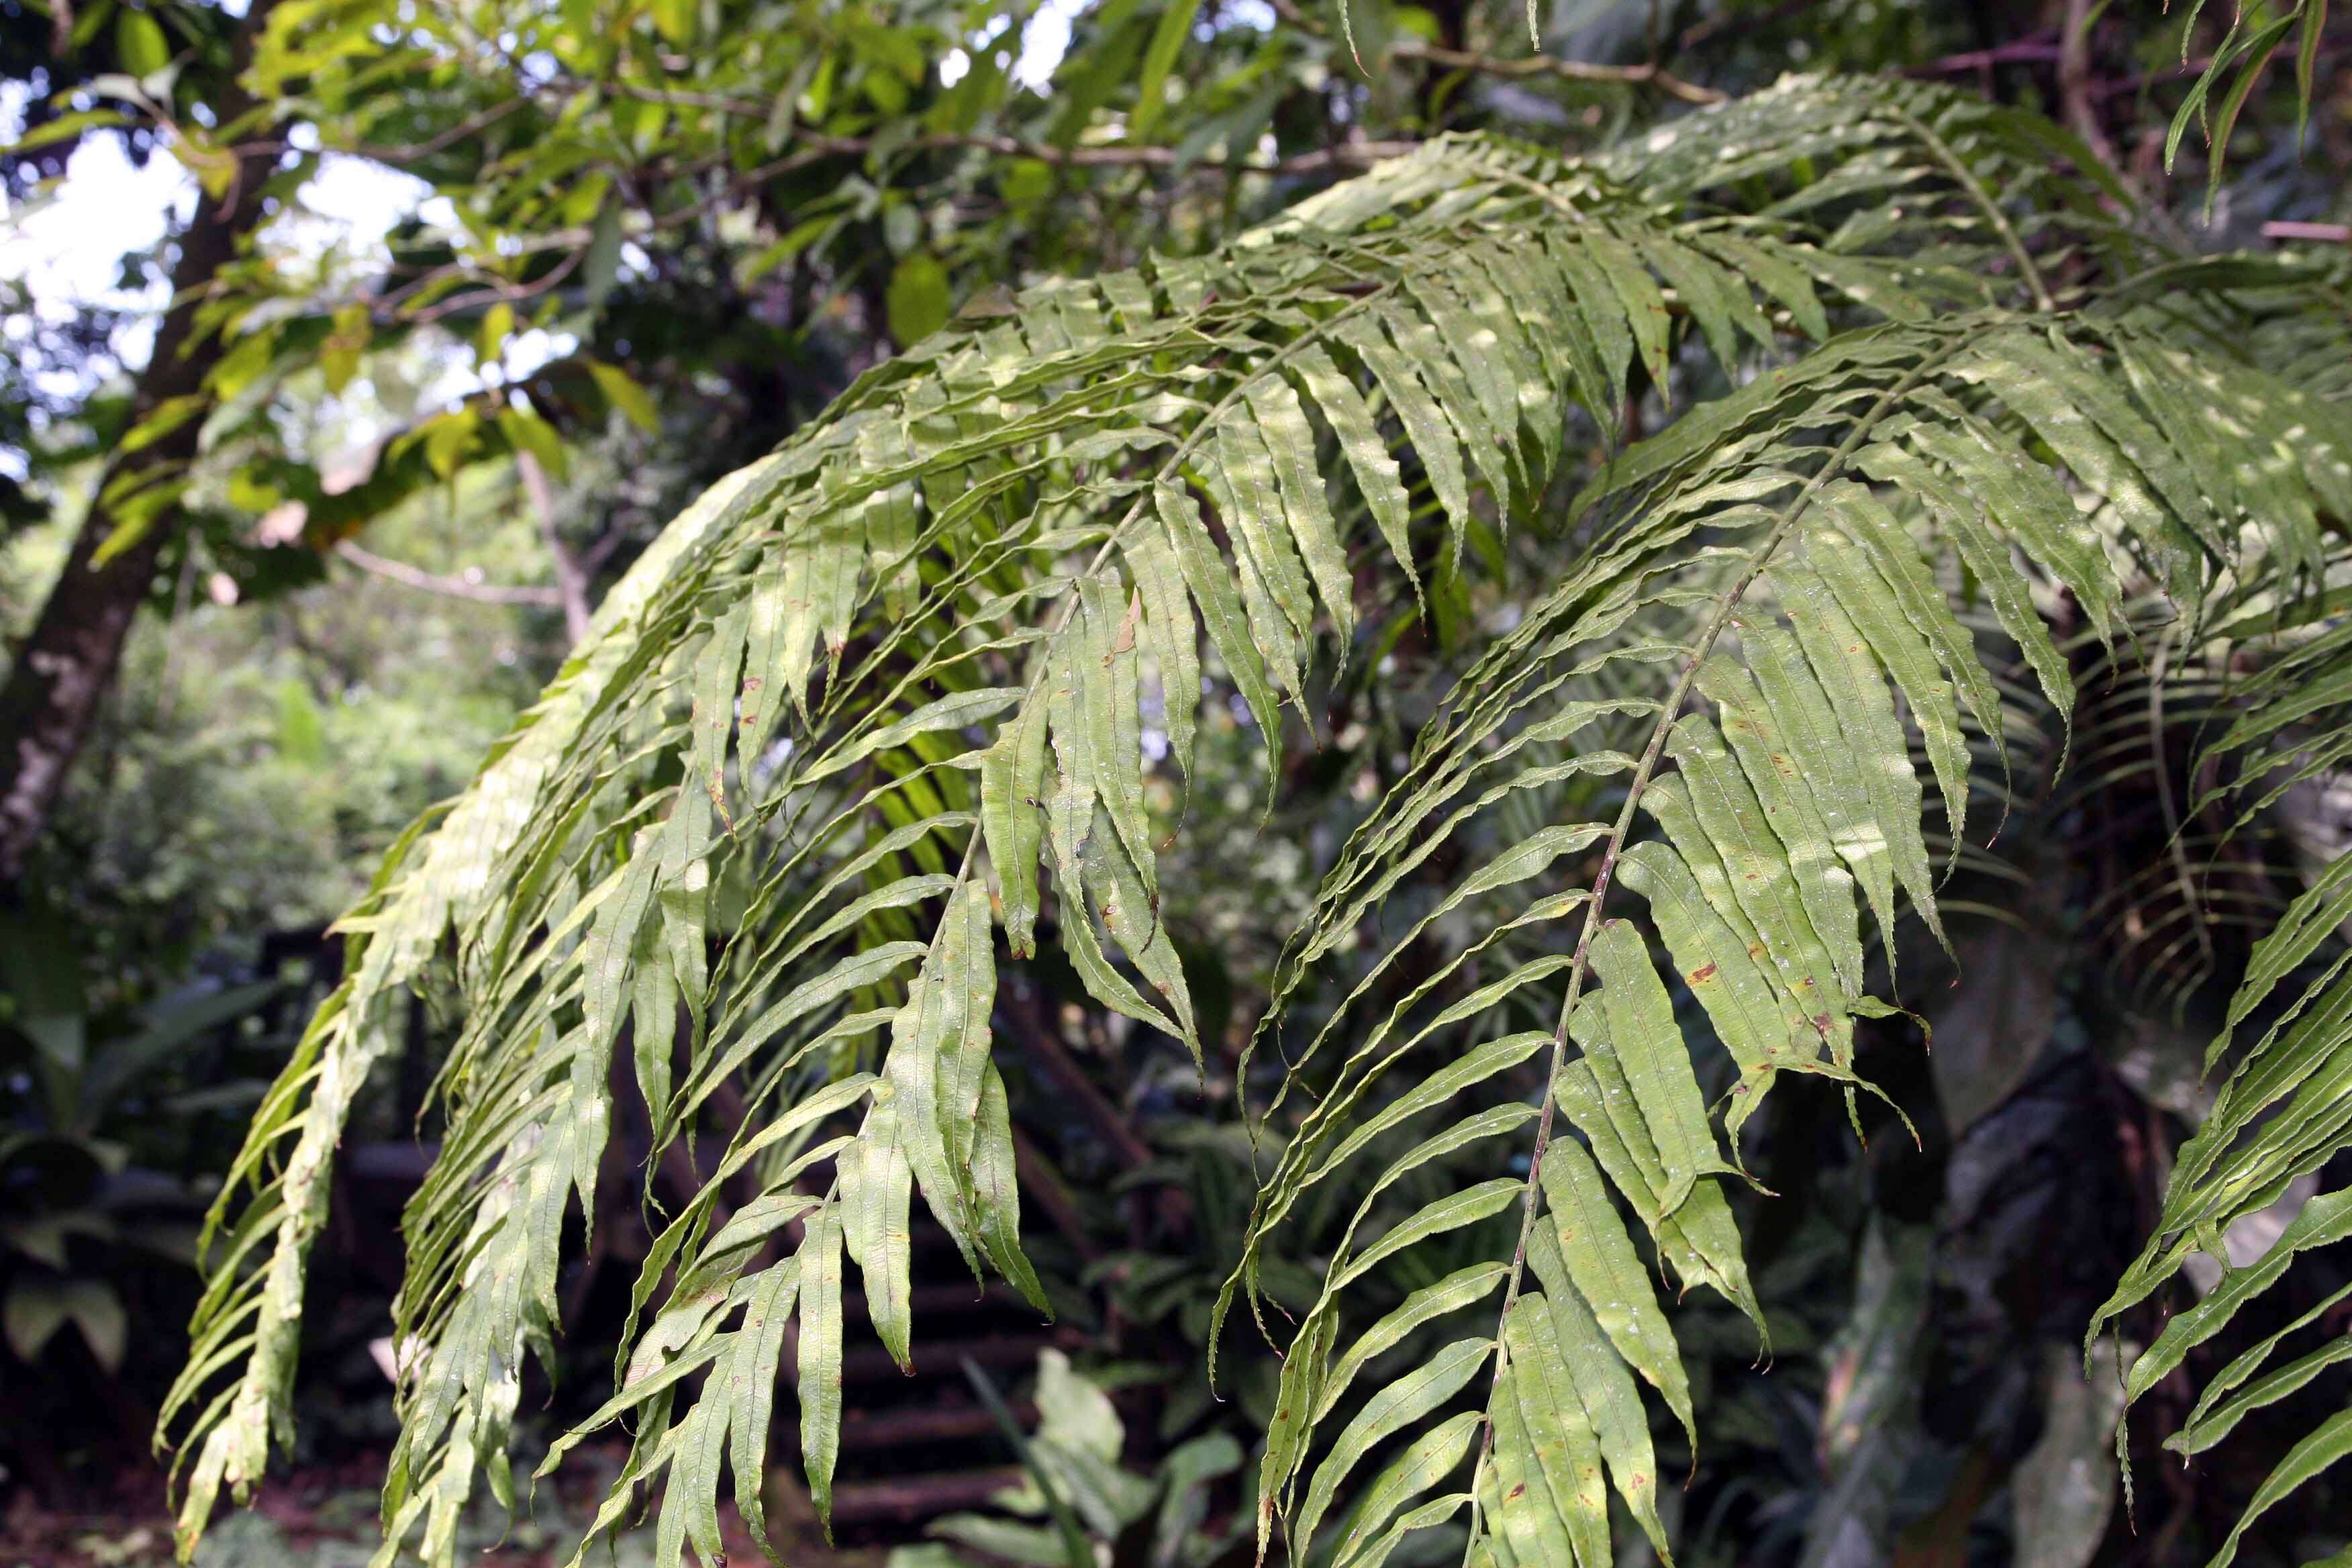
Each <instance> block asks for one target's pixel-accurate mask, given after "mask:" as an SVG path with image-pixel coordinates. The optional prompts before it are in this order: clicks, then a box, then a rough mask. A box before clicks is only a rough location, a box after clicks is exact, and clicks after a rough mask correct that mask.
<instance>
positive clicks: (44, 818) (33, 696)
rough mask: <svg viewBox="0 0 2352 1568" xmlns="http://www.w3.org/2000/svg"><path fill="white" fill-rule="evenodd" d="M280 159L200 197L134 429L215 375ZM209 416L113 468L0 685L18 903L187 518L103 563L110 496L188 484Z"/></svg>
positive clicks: (235, 88)
mask: <svg viewBox="0 0 2352 1568" xmlns="http://www.w3.org/2000/svg"><path fill="white" fill-rule="evenodd" d="M269 8H270V7H269V0H256V4H255V5H253V7H252V9H251V10H250V11H249V12H247V15H246V17H245V21H244V24H243V26H241V27H240V28H239V30H238V33H237V37H236V44H235V66H234V69H235V73H236V75H237V76H242V75H243V73H244V71H245V69H246V68H247V66H248V65H249V64H250V63H251V61H252V55H253V41H254V39H255V37H257V33H258V30H259V28H260V27H261V26H262V25H263V23H264V21H265V20H266V19H267V17H268V12H269ZM251 107H252V100H251V99H249V98H247V96H246V92H245V89H244V87H243V86H242V85H241V84H240V83H239V82H237V81H236V80H235V79H232V80H231V81H229V82H228V83H226V85H225V86H224V87H223V89H222V90H221V91H220V93H219V94H218V95H217V96H216V97H215V99H214V100H213V109H214V111H215V123H217V124H222V125H226V124H230V123H232V122H234V121H236V120H237V119H238V118H240V117H241V116H243V115H244V114H245V113H246V112H247V110H249V109H250V108H251ZM275 161H276V159H275V154H274V153H268V152H256V153H249V154H247V155H246V156H245V157H242V158H240V159H239V160H238V161H237V167H236V178H235V179H234V180H233V181H232V183H231V184H229V186H228V188H227V190H226V192H225V193H224V194H223V195H221V196H220V197H218V198H215V197H213V196H211V195H199V197H198V199H197V202H196V210H195V216H194V218H193V219H191V220H190V222H189V224H188V226H187V228H186V229H185V230H184V231H183V232H182V234H181V235H180V237H179V258H178V260H177V261H176V262H175V263H174V264H173V268H172V304H171V307H170V309H169V310H168V311H167V312H166V313H165V315H164V317H163V324H162V326H161V327H160V328H159V329H158V330H157V331H156V333H155V350H154V353H153V354H152V356H151V357H150V358H149V360H148V362H147V368H146V369H145V370H144V371H143V372H142V373H141V374H140V377H139V386H138V391H137V393H136V395H135V397H134V401H133V406H132V415H131V426H130V428H132V429H135V428H137V427H138V425H139V423H140V422H141V421H142V420H144V419H145V418H146V417H147V416H149V415H151V414H152V413H153V412H154V411H155V410H156V409H158V408H162V407H164V406H166V405H171V404H172V403H173V399H175V398H182V397H191V396H204V395H205V394H204V382H205V374H206V373H207V372H208V371H210V370H211V368H212V366H213V364H214V363H215V361H216V360H217V359H218V357H219V355H218V353H217V351H216V349H215V348H214V347H213V346H212V345H211V344H209V343H208V344H207V345H206V347H205V349H204V350H202V351H199V352H196V353H189V352H187V351H188V350H189V348H190V346H191V345H190V339H191V336H192V333H193V331H194V326H195V317H196V311H197V309H198V308H199V307H200V306H201V305H202V304H203V303H204V302H205V297H206V296H207V294H208V293H209V292H210V291H211V289H213V287H214V285H215V282H216V280H217V279H218V278H219V276H220V274H221V272H222V270H223V269H224V268H226V267H227V266H228V265H229V264H230V263H231V262H232V261H233V260H235V259H236V255H237V251H238V248H239V245H240V242H241V241H242V240H243V238H244V237H245V236H246V235H247V234H248V233H249V232H250V231H251V230H252V229H253V228H254V227H255V226H256V225H257V223H258V222H259V220H260V218H261V216H262V211H261V186H262V182H263V181H264V180H266V179H267V178H268V176H269V174H270V171H271V169H272V167H273V165H274V163H275ZM209 411H210V407H209V402H207V403H206V404H205V405H201V406H200V407H199V411H198V412H197V413H196V415H195V416H194V417H188V418H183V419H182V420H181V421H180V422H179V423H178V424H177V425H176V426H173V428H172V429H171V430H170V431H169V432H168V433H167V434H165V435H164V436H163V437H162V438H161V439H158V440H156V441H154V442H152V443H151V444H150V445H148V446H146V447H142V448H141V449H140V450H139V451H137V452H133V453H125V454H118V455H117V456H116V457H115V458H112V459H110V461H109V462H108V463H107V464H106V466H105V468H104V469H103V470H102V471H101V473H100V477H99V483H98V494H99V497H100V498H101V499H97V500H92V501H91V503H90V509H89V516H88V517H87V518H85V519H84V520H83V521H82V526H81V531H80V533H79V535H77V536H76V538H75V540H74V543H73V549H72V551H71V552H70V553H68V555H67V557H66V564H65V570H64V571H63V572H61V573H60V574H58V580H57V583H56V584H55V585H54V586H53V587H52V588H51V589H50V590H49V596H48V600H47V603H46V604H44V605H42V606H41V615H40V618H39V619H38V620H37V621H36V622H35V623H34V626H33V630H32V635H31V636H30V637H26V639H25V642H24V645H23V646H22V647H19V648H18V649H17V650H16V658H15V660H14V662H13V663H12V664H11V665H10V667H9V669H8V678H7V681H6V683H5V685H0V738H5V747H0V897H5V898H11V899H13V898H14V897H15V895H16V892H17V890H18V889H17V884H18V882H19V881H20V879H22V878H23V876H24V871H25V863H26V858H27V857H28V856H29V855H30V854H31V852H32V849H33V847H34V845H35V844H36V843H37V842H38V841H39V839H40V837H41V834H42V832H43V830H44V829H45V828H46V827H47V825H48V820H49V814H50V812H51V811H52V810H53V809H54V808H55V806H56V805H57V801H58V793H59V792H60V790H61V789H62V788H63V786H64V784H65V778H66V774H67V773H68V771H69V770H71V768H72V767H73V763H74V759H75V758H76V757H77V756H78V755H79V753H80V752H81V749H82V746H83V743H84V742H87V741H88V740H89V732H90V726H91V724H92V722H93V721H95V719H96V717H97V714H98V710H99V706H100V703H101V702H102V701H103V700H105V697H106V693H107V690H108V689H109V688H110V687H111V686H112V685H113V683H114V677H115V671H116V669H117V668H118V667H119V666H120V665H121V660H122V645H123V641H124V639H125V638H126V637H128V636H129V635H130V631H131V622H132V620H133V619H134V618H135V617H136V616H137V615H138V613H139V606H140V604H141V602H142V600H144V599H145V598H146V596H147V590H148V588H149V586H150V585H151V584H152V582H153V580H154V576H155V567H156V563H157V561H158V560H159V559H160V558H161V556H162V554H163V546H164V545H165V544H166V543H167V542H169V541H170V539H171V537H172V535H173V532H174V531H176V530H177V529H178V528H179V527H180V525H181V522H182V521H183V518H182V513H181V511H180V509H179V507H178V505H177V503H176V502H174V503H173V504H172V505H170V506H168V507H166V508H165V509H164V510H163V514H162V515H161V516H159V517H157V518H155V519H154V520H153V521H152V522H151V523H150V525H149V526H148V529H147V531H146V532H145V533H144V534H142V536H141V537H140V538H139V539H138V540H137V541H136V542H133V543H132V544H131V546H130V547H129V548H127V549H125V550H123V551H121V552H120V553H118V554H117V555H115V556H114V557H113V558H112V559H111V560H110V561H108V562H107V563H105V564H104V565H102V566H96V567H93V565H92V562H93V560H94V559H95V557H96V556H97V554H98V551H99V547H100V545H101V544H103V543H104V542H105V541H106V540H107V538H108V536H109V535H110V534H112V533H113V532H114V531H115V527H116V525H117V523H118V522H119V521H121V520H120V518H119V516H118V515H117V514H116V510H115V509H114V508H112V507H110V506H109V505H107V504H106V502H105V501H104V500H103V499H102V498H103V497H105V496H106V495H107V494H109V493H110V492H111V493H114V494H116V495H118V496H121V495H127V494H131V493H132V492H133V487H134V486H135V487H136V488H137V489H144V488H145V485H146V484H147V483H161V484H171V483H175V482H177V476H179V475H182V474H184V471H185V470H186V468H188V466H189V465H190V464H191V463H192V462H193V461H194V458H195V456H196V437H197V433H198V431H199V430H200V429H201V428H202V427H203V425H204V415H205V413H208V412H209ZM118 487H120V488H118Z"/></svg>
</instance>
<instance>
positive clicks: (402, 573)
mask: <svg viewBox="0 0 2352 1568" xmlns="http://www.w3.org/2000/svg"><path fill="white" fill-rule="evenodd" d="M335 553H336V554H338V555H340V556H341V557H342V558H343V559H344V560H346V561H348V562H350V563H352V565H354V566H356V567H358V568H359V569H360V570H361V571H362V572H371V573H373V574H375V575H376V576H379V577H384V578H388V579H390V580H391V581H393V582H394V583H397V584H400V585H401V586H403V587H404V588H415V589H417V590H419V591H420V592H423V593H426V594H443V595H447V596H448V597H450V598H452V599H471V600H473V601H474V602H475V603H477V604H482V605H545V606H547V607H549V608H554V607H557V606H560V605H562V603H563V596H562V595H561V594H560V593H558V592H557V591H556V590H555V589H553V588H530V587H520V586H513V585H509V584H503V583H469V582H467V580H466V579H465V578H463V577H447V576H444V575H442V574H439V573H437V572H427V571H425V569H424V568H423V567H421V566H411V565H409V564H408V563H406V562H404V561H392V560H388V559H386V558H385V557H383V556H381V555H378V554H376V553H375V552H373V551H371V550H363V549H362V548H361V547H360V546H359V545H358V544H357V543H356V542H353V541H352V540H348V539H346V540H344V541H342V542H341V543H339V544H337V545H336V546H335Z"/></svg>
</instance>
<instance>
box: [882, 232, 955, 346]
mask: <svg viewBox="0 0 2352 1568" xmlns="http://www.w3.org/2000/svg"><path fill="white" fill-rule="evenodd" d="M883 304H884V306H885V307H886V308H887V310H888V311H889V315H890V335H891V336H892V337H893V338H896V339H897V340H898V346H899V347H900V348H902V349H904V348H912V347H913V346H914V345H915V344H916V343H918V342H921V341H922V340H923V339H925V338H928V337H929V336H930V335H931V334H932V333H933V332H936V331H939V330H940V328H941V327H944V326H946V325H947V323H948V269H947V268H946V267H945V266H943V265H941V263H940V258H938V257H936V256H933V255H932V254H931V253H930V252H929V251H928V250H914V251H909V252H908V253H907V254H906V255H905V256H902V257H900V258H898V266H896V267H894V268H891V269H890V285H889V287H888V289H886V290H885V291H884V293H883Z"/></svg>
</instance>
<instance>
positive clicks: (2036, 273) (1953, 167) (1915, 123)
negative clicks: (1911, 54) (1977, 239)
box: [1894, 104, 2058, 315]
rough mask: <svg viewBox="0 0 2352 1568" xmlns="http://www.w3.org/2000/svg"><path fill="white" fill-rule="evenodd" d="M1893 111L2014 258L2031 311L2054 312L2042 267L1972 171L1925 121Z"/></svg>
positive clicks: (1898, 108) (1896, 108)
mask: <svg viewBox="0 0 2352 1568" xmlns="http://www.w3.org/2000/svg"><path fill="white" fill-rule="evenodd" d="M1894 112H1895V118H1896V119H1898V120H1900V121H1903V126H1904V129H1905V130H1906V131H1908V132H1911V134H1912V135H1914V136H1916V137H1917V138H1919V140H1920V141H1922V142H1926V143H1927V151H1928V152H1930V153H1934V154H1935V155H1936V161H1937V163H1941V164H1943V165H1944V172H1945V173H1946V174H1949V175H1951V176H1952V179H1953V180H1954V181H1955V182H1956V183H1957V184H1958V185H1959V187H1960V189H1962V190H1964V191H1966V192H1967V193H1968V194H1969V200H1970V201H1972V202H1974V203H1976V204H1977V205H1978V206H1979V207H1980V208H1982V209H1983V211H1984V215H1985V217H1986V218H1987V219H1988V220H1989V221H1990V223H1991V224H1992V226H1993V232H1994V233H1996V234H1998V235H2000V242H2001V243H2002V244H2003V245H2005V246H2007V247H2009V253H2010V255H2011V256H2012V257H2014V258H2016V260H2017V270H2018V273H2019V275H2020V276H2021V277H2022V278H2023V279H2025V286H2026V287H2027V288H2028V289H2032V291H2033V308H2034V309H2035V310H2039V311H2041V312H2042V314H2043V315H2048V314H2049V313H2050V312H2051V311H2053V310H2056V309H2057V308H2058V307H2057V304H2056V302H2055V301H2053V300H2052V299H2051V298H2050V289H2049V287H2048V285H2046V284H2044V283H2043V282H2042V268H2039V267H2036V266H2035V265H2034V264H2033V257H2032V253H2031V252H2029V251H2028V250H2027V249H2026V248H2025V241H2024V240H2023V239H2021V238H2020V237H2018V233H2017V229H2016V227H2015V226H2013V225H2012V224H2011V222H2010V221H2009V215H2008V214H2007V213H2004V212H2002V211H2001V210H2000V204H1999V203H1997V202H1995V201H1994V200H1993V199H1992V193H1991V192H1990V191H1988V190H1986V189H1985V188H1984V185H1983V184H1981V183H1980V182H1979V180H1978V179H1977V177H1976V174H1974V172H1972V171H1971V170H1970V169H1969V166H1968V164H1967V163H1964V162H1962V161H1961V158H1960V155H1959V154H1958V153H1955V152H1953V151H1952V148H1951V144H1950V143H1949V142H1946V141H1945V140H1944V139H1943V138H1942V137H1940V136H1938V135H1937V134H1936V132H1934V131H1932V130H1930V129H1929V128H1928V125H1927V121H1924V120H1922V119H1920V118H1919V117H1918V116H1917V115H1916V114H1914V113H1912V112H1911V111H1910V110H1907V109H1905V108H1904V107H1902V106H1901V105H1900V104H1896V105H1895V106H1894Z"/></svg>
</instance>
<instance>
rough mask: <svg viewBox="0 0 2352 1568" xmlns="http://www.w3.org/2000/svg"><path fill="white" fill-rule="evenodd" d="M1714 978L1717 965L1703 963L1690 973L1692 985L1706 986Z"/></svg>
mask: <svg viewBox="0 0 2352 1568" xmlns="http://www.w3.org/2000/svg"><path fill="white" fill-rule="evenodd" d="M1714 978H1715V965H1714V964H1712V963H1703V964H1701V965H1699V967H1697V968H1696V969H1694V970H1692V971H1691V972H1690V983H1691V984H1694V985H1704V984H1706V982H1708V981H1710V980H1712V979H1714Z"/></svg>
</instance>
